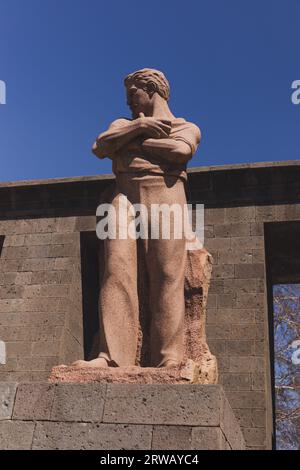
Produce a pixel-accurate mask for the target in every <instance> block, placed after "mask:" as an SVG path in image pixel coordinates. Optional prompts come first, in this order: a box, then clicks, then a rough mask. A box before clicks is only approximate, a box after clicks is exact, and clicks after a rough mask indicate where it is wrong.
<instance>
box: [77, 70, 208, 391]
mask: <svg viewBox="0 0 300 470" xmlns="http://www.w3.org/2000/svg"><path fill="white" fill-rule="evenodd" d="M125 87H126V91H127V104H128V106H129V107H130V109H131V111H132V119H125V118H122V119H117V120H115V121H114V122H112V123H111V125H110V126H109V128H108V130H106V131H105V132H103V133H102V134H100V135H99V137H98V138H97V139H96V142H95V143H94V146H93V153H94V154H95V155H96V156H97V157H98V158H100V159H102V158H104V157H108V158H110V159H111V160H112V164H113V172H114V174H115V175H116V186H115V192H114V194H113V195H112V197H111V200H110V202H111V204H113V206H114V207H115V208H116V211H118V210H119V209H118V208H119V207H120V205H119V204H118V202H119V200H120V197H121V196H124V195H125V196H126V197H127V199H128V204H136V203H141V204H144V205H145V206H146V208H147V209H149V213H150V208H151V205H152V204H169V205H172V204H177V205H179V206H180V207H183V206H184V205H185V204H186V203H187V200H186V193H185V185H186V181H187V174H186V165H187V162H188V161H189V160H190V159H191V158H192V156H193V155H194V153H195V152H196V149H197V146H198V144H199V141H200V136H201V134H200V130H199V128H198V127H197V126H196V125H195V124H193V123H191V122H188V121H186V120H185V119H184V118H177V117H175V116H174V115H173V114H172V112H171V110H170V108H169V105H168V100H169V95H170V87H169V83H168V81H167V79H166V77H165V76H164V74H163V73H162V72H160V71H158V70H154V69H142V70H139V71H137V72H134V73H131V74H130V75H128V76H127V77H126V78H125ZM148 222H149V227H150V228H151V220H148ZM175 225H176V224H175V222H174V223H173V228H171V236H170V238H169V239H164V238H163V237H162V236H161V233H159V236H158V237H157V238H154V239H152V238H151V237H149V238H145V239H138V240H134V239H131V238H127V239H118V238H116V239H109V238H108V239H106V240H105V242H104V243H105V245H104V247H105V272H104V276H103V280H102V285H101V292H100V298H99V311H100V345H99V354H98V357H97V358H96V359H93V360H91V361H76V362H75V363H73V365H72V366H73V367H76V368H89V367H91V368H107V367H126V366H127V367H128V366H136V365H139V366H141V365H143V366H148V367H154V368H172V367H179V366H180V364H182V363H183V361H186V360H187V359H193V360H194V361H195V360H196V361H198V363H199V362H200V361H202V363H203V357H205V360H206V364H207V363H209V364H212V363H213V368H214V373H213V379H212V378H209V379H207V380H206V382H209V381H210V382H215V381H216V374H217V372H216V363H215V358H214V356H212V355H211V354H210V352H209V349H208V346H207V344H206V339H205V315H204V314H203V311H202V307H203V305H204V303H205V301H206V296H207V290H208V283H209V278H210V272H211V257H210V255H209V254H208V253H207V252H206V250H204V249H203V250H198V252H195V253H193V252H191V254H190V255H189V254H188V252H187V249H186V239H185V238H184V236H182V237H180V238H177V237H175V236H174V232H175V230H176V227H175ZM150 228H149V230H150ZM191 256H192V258H191ZM195 256H196V258H195ZM197 256H198V257H197ZM193 257H194V258H193ZM195 259H196V262H195V261H193V260H195ZM141 263H142V268H141ZM139 268H140V270H139ZM141 270H142V271H141ZM187 272H188V273H189V276H188V277H189V278H188V279H187V278H186V273H187ZM141 276H142V277H143V282H142V296H140V298H141V297H142V299H143V301H142V303H143V305H141V300H139V292H138V283H139V282H138V281H139V280H141V279H140V277H141ZM205 276H206V277H205ZM185 278H186V279H185ZM198 281H199V282H198ZM195 282H196V286H195V285H194V284H195ZM197 282H198V284H197ZM205 282H206V285H205V286H204V284H205ZM197 288H198V290H197ZM185 289H186V296H185ZM189 292H192V296H193V295H194V294H195V292H196V295H194V297H193V299H194V303H193V301H192V300H191V295H189ZM197 296H198V297H197ZM186 309H189V312H190V313H188V314H187V313H186ZM141 311H143V312H144V313H142V314H141ZM145 312H146V313H145ZM191 312H192V313H191ZM199 312H200V313H199ZM197 322H198V323H197ZM195 325H196V326H195ZM191 355H192V356H193V357H190V356H191ZM200 356H201V357H200ZM205 367H206V366H205ZM202 382H205V380H204V381H202Z"/></svg>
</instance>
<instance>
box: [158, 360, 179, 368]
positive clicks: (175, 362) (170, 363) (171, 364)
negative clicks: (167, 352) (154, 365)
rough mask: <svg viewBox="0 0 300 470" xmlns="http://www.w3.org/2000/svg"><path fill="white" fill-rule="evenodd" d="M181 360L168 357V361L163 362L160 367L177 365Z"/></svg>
mask: <svg viewBox="0 0 300 470" xmlns="http://www.w3.org/2000/svg"><path fill="white" fill-rule="evenodd" d="M180 364H181V362H177V361H173V360H172V359H169V360H168V361H166V362H164V363H163V364H162V365H161V367H179V366H180Z"/></svg>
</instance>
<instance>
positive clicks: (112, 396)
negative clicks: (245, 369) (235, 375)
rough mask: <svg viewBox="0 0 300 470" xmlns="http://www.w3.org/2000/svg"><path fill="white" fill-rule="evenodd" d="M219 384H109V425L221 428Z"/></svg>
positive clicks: (107, 400) (105, 418)
mask: <svg viewBox="0 0 300 470" xmlns="http://www.w3.org/2000/svg"><path fill="white" fill-rule="evenodd" d="M222 399H223V396H222V395H221V392H220V387H219V386H217V385H188V386H187V385H116V384H108V385H107V396H106V404H105V410H104V417H103V421H104V422H106V423H127V422H129V423H133V424H165V425H179V426H180V425H189V426H201V425H202V426H218V425H219V423H220V407H221V400H222Z"/></svg>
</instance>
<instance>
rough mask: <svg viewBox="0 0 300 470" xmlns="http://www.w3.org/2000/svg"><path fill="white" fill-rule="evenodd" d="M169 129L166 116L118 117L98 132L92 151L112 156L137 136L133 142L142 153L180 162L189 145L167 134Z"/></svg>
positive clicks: (186, 156)
mask: <svg viewBox="0 0 300 470" xmlns="http://www.w3.org/2000/svg"><path fill="white" fill-rule="evenodd" d="M170 131H171V123H170V121H167V120H159V119H155V118H152V117H144V116H143V117H140V118H138V119H134V120H133V121H126V120H124V119H118V120H117V121H114V122H113V123H112V124H111V126H110V127H109V129H108V130H107V131H105V132H103V133H102V134H100V135H99V137H98V138H97V140H96V142H95V143H94V145H93V149H92V151H93V153H94V154H95V155H96V156H97V157H98V158H104V157H106V156H108V157H109V158H112V155H113V154H114V153H115V152H117V151H119V150H120V149H122V147H124V146H125V145H128V144H130V143H131V142H132V141H134V140H135V141H136V140H138V141H139V143H136V142H133V146H134V148H135V150H140V151H141V152H142V153H143V155H145V156H146V157H147V156H148V157H149V158H154V159H156V160H162V161H163V162H169V163H172V162H173V163H176V164H184V163H186V162H187V161H188V160H189V159H190V158H191V157H192V153H193V152H192V149H191V147H190V145H189V144H187V143H186V142H185V141H184V140H175V139H173V138H170V137H169V134H170Z"/></svg>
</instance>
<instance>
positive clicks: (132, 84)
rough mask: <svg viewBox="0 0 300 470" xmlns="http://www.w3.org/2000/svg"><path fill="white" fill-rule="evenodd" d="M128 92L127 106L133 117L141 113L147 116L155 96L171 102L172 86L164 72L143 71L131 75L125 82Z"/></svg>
mask: <svg viewBox="0 0 300 470" xmlns="http://www.w3.org/2000/svg"><path fill="white" fill-rule="evenodd" d="M124 83H125V87H126V91H127V104H128V106H129V107H130V109H131V111H132V114H133V117H137V116H138V115H139V113H144V114H146V115H147V110H148V109H149V107H151V105H152V103H153V97H155V94H157V95H159V96H160V97H161V98H163V99H164V100H165V101H168V100H169V96H170V85H169V82H168V80H167V79H166V77H165V76H164V74H163V73H162V72H160V71H159V70H155V69H142V70H137V71H136V72H133V73H130V74H129V75H127V77H126V78H125V80H124Z"/></svg>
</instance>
